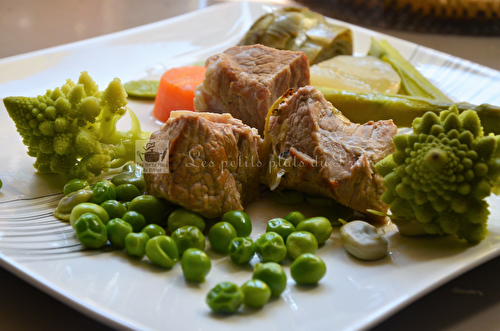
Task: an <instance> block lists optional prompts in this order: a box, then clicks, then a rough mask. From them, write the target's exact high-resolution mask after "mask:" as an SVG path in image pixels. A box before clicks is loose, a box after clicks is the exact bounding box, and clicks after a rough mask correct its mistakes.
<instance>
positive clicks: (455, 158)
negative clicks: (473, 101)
mask: <svg viewBox="0 0 500 331" xmlns="http://www.w3.org/2000/svg"><path fill="white" fill-rule="evenodd" d="M412 127H413V133H412V134H409V135H405V134H399V135H396V136H395V137H394V144H395V147H396V151H395V152H394V154H391V155H389V156H388V157H386V158H385V159H383V160H382V161H380V162H379V163H377V164H376V170H377V172H378V173H380V174H381V175H382V176H383V177H384V185H385V186H386V188H387V190H386V191H385V192H384V194H382V197H381V199H382V201H383V202H385V203H387V204H389V205H390V210H391V213H392V215H391V218H392V220H393V222H394V223H395V224H396V225H397V226H398V227H399V229H400V231H401V232H402V233H403V234H404V233H405V230H406V229H412V228H413V227H414V226H415V225H417V226H419V227H420V228H421V229H422V230H423V233H428V234H440V235H442V234H452V235H455V236H457V237H458V238H462V239H465V240H466V241H467V242H469V243H477V242H479V241H481V240H482V239H484V237H485V235H486V233H487V229H486V222H487V220H488V215H489V211H488V203H487V202H486V201H485V200H484V199H485V198H486V197H488V196H489V195H490V193H491V191H492V189H494V188H495V189H498V182H499V178H500V149H499V148H498V146H499V142H500V136H494V135H487V136H485V135H484V133H483V128H482V127H481V121H480V119H479V117H478V115H477V113H476V112H474V111H473V110H467V111H464V112H462V113H459V111H458V109H457V107H456V106H452V107H450V109H449V110H445V111H442V112H441V113H440V114H439V116H438V115H436V114H435V113H433V112H427V113H425V115H424V116H422V117H419V118H417V119H415V121H414V122H413V125H412ZM412 231H413V229H412Z"/></svg>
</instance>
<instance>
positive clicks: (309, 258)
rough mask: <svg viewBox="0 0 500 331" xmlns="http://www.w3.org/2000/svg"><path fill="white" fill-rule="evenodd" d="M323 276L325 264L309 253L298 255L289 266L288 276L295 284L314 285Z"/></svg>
mask: <svg viewBox="0 0 500 331" xmlns="http://www.w3.org/2000/svg"><path fill="white" fill-rule="evenodd" d="M325 274H326V264H325V262H323V260H322V259H321V258H319V257H318V256H316V255H314V254H310V253H306V254H302V255H300V256H299V257H297V258H296V259H295V261H293V263H292V265H291V266H290V275H291V276H292V278H293V280H295V282H296V283H297V284H316V283H317V282H319V281H320V280H321V278H323V276H325Z"/></svg>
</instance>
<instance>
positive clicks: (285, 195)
mask: <svg viewBox="0 0 500 331" xmlns="http://www.w3.org/2000/svg"><path fill="white" fill-rule="evenodd" d="M304 199H305V197H304V194H303V193H301V192H297V191H291V190H274V191H272V192H271V200H273V201H274V202H276V203H279V204H281V205H298V204H299V203H302V202H304Z"/></svg>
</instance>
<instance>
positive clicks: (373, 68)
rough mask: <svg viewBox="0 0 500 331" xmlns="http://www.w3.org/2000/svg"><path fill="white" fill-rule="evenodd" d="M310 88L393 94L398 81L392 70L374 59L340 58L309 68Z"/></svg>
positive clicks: (366, 57) (399, 83)
mask: <svg viewBox="0 0 500 331" xmlns="http://www.w3.org/2000/svg"><path fill="white" fill-rule="evenodd" d="M310 74H311V85H315V86H326V87H331V88H337V89H342V90H354V91H364V92H373V93H389V94H396V93H398V91H399V88H400V85H401V78H400V77H399V75H398V73H397V72H396V71H395V70H394V68H393V67H392V66H391V65H390V64H389V63H387V62H384V61H382V60H380V59H378V58H376V57H375V56H370V55H368V56H351V55H339V56H335V57H333V58H331V59H328V60H326V61H323V62H320V63H318V64H315V65H312V66H311V68H310Z"/></svg>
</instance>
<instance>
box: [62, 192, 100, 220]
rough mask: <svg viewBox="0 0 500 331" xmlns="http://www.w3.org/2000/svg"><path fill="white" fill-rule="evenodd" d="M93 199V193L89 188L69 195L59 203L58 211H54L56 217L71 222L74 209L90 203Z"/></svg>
mask: <svg viewBox="0 0 500 331" xmlns="http://www.w3.org/2000/svg"><path fill="white" fill-rule="evenodd" d="M91 197H92V191H91V190H90V189H88V188H84V189H81V190H78V191H75V192H71V193H69V194H68V195H66V196H64V197H63V198H62V199H61V200H60V201H59V204H58V205H57V208H56V210H54V216H55V217H57V218H59V219H62V220H64V221H69V220H70V218H71V212H72V211H73V208H75V207H76V206H78V205H79V204H81V203H84V202H87V201H89V200H90V198H91ZM75 221H76V220H75Z"/></svg>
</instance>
